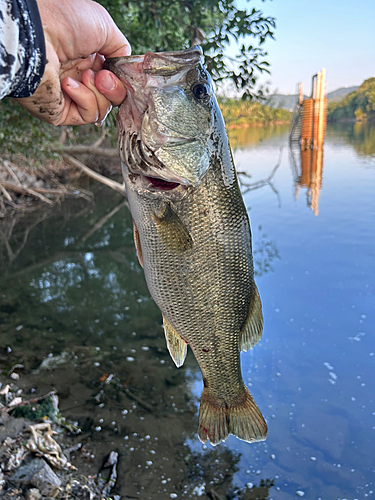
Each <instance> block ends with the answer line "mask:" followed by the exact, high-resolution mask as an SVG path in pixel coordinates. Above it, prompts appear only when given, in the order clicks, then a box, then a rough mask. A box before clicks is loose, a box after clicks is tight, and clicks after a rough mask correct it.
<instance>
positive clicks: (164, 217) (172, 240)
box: [153, 203, 193, 252]
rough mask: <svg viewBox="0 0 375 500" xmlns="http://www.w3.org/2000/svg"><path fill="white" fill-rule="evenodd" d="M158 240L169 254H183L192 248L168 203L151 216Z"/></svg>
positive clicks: (184, 228) (180, 222) (186, 234)
mask: <svg viewBox="0 0 375 500" xmlns="http://www.w3.org/2000/svg"><path fill="white" fill-rule="evenodd" d="M153 219H154V220H155V222H156V228H157V231H158V235H159V238H160V239H161V241H162V242H163V243H164V245H165V246H166V247H167V248H168V250H170V251H171V252H184V251H186V250H188V249H189V248H192V247H193V239H192V237H191V236H190V234H189V231H188V230H187V229H186V227H185V226H184V224H183V222H182V221H181V219H180V218H179V216H178V215H177V214H176V212H175V211H174V210H173V208H172V207H171V205H170V204H169V203H164V204H163V206H162V208H161V210H160V211H159V212H157V213H155V214H154V215H153Z"/></svg>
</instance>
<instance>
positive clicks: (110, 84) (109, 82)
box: [101, 73, 116, 90]
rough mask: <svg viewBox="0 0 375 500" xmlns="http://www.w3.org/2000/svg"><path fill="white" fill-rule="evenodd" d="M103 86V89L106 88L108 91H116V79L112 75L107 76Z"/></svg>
mask: <svg viewBox="0 0 375 500" xmlns="http://www.w3.org/2000/svg"><path fill="white" fill-rule="evenodd" d="M101 86H102V87H103V88H105V89H106V90H114V89H115V87H116V82H115V80H114V77H113V76H112V75H111V73H108V74H107V76H106V77H105V78H104V80H103V81H102V83H101Z"/></svg>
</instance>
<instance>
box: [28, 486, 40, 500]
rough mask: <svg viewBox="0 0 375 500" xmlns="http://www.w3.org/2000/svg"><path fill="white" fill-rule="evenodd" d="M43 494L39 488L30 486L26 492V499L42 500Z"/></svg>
mask: <svg viewBox="0 0 375 500" xmlns="http://www.w3.org/2000/svg"><path fill="white" fill-rule="evenodd" d="M41 498H42V494H41V492H40V491H39V490H38V488H30V489H29V490H28V491H27V493H26V500H41Z"/></svg>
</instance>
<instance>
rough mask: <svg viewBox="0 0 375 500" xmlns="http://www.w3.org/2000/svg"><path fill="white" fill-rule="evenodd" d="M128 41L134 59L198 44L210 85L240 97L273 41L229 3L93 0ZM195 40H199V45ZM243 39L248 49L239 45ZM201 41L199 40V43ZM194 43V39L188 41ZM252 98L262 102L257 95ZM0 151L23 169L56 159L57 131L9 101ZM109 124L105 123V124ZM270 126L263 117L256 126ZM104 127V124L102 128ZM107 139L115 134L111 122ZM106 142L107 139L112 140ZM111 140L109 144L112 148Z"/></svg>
mask: <svg viewBox="0 0 375 500" xmlns="http://www.w3.org/2000/svg"><path fill="white" fill-rule="evenodd" d="M99 2H100V3H101V4H102V5H103V6H104V7H105V8H106V9H107V10H108V11H109V12H110V14H111V15H112V17H113V18H114V20H115V22H116V24H117V25H118V26H119V27H120V29H121V30H122V31H123V32H124V34H125V35H126V36H127V38H128V39H129V41H130V43H131V45H132V50H133V53H134V54H143V53H145V52H147V51H169V50H181V49H184V48H187V47H189V46H190V45H191V44H192V43H193V42H194V43H200V44H201V45H202V48H203V50H204V53H205V60H206V65H207V67H208V69H209V71H210V73H211V75H212V77H213V79H214V80H215V81H216V82H221V81H223V80H228V79H229V80H231V81H232V83H233V85H234V86H235V87H236V88H237V89H238V90H239V91H240V92H241V94H242V96H243V97H244V98H252V97H253V96H254V95H255V91H254V88H255V85H256V81H257V77H258V76H259V73H262V72H263V71H266V72H269V71H268V66H269V64H268V63H267V61H265V60H264V57H265V56H266V53H265V52H264V51H263V50H262V49H261V48H260V46H261V45H262V44H263V43H264V41H265V40H266V39H267V38H268V37H272V38H273V30H274V28H275V19H274V18H272V17H266V16H265V15H264V14H263V13H262V11H260V10H259V9H255V8H252V9H249V10H244V9H238V8H237V7H236V5H235V1H234V0H198V1H193V0H183V1H181V0H153V1H152V2H148V1H125V2H124V1H123V0H99ZM199 37H200V38H201V40H199ZM245 37H250V38H251V39H252V44H250V45H245V44H244V43H243V41H244V38H245ZM203 38H204V39H203ZM194 39H195V40H194ZM231 41H232V42H233V41H234V42H235V43H237V45H238V47H239V48H238V54H237V55H236V56H235V58H234V59H231V60H230V59H229V58H228V57H226V56H224V52H225V50H226V49H227V48H228V47H229V44H230V42H231ZM257 97H262V91H261V90H259V91H258V93H257ZM0 116H1V120H0V146H1V156H2V157H3V158H10V159H13V158H14V156H15V155H17V154H20V153H21V154H22V155H24V159H22V161H26V162H28V163H29V164H33V163H34V164H35V159H37V160H38V162H39V163H40V162H43V161H45V160H46V159H50V158H53V157H56V156H57V155H56V154H51V153H50V151H51V146H52V145H56V140H57V138H58V136H59V130H58V129H56V128H54V127H53V126H51V125H48V124H46V123H44V122H41V121H39V120H37V119H35V118H32V117H31V116H29V115H28V113H27V112H26V111H25V110H24V109H23V108H21V106H19V105H18V104H15V103H14V102H12V101H11V100H9V99H4V100H3V101H2V102H0ZM108 121H110V120H109V118H107V122H108ZM269 121H273V119H272V118H270V119H266V118H264V119H263V120H262V121H261V122H262V123H263V122H269ZM106 126H108V124H106ZM110 128H112V129H113V133H112V136H113V137H114V136H115V135H116V129H115V127H114V125H113V123H112V126H111V127H110ZM73 132H74V134H73V135H74V138H73V140H72V135H71V141H72V142H80V143H82V142H86V143H93V142H94V141H95V140H96V139H97V138H98V134H99V135H100V134H101V132H102V131H101V130H98V129H97V128H96V127H94V126H85V127H74V129H73ZM113 137H112V139H113ZM115 142H116V141H115V139H114V140H113V141H112V143H113V144H114V143H115Z"/></svg>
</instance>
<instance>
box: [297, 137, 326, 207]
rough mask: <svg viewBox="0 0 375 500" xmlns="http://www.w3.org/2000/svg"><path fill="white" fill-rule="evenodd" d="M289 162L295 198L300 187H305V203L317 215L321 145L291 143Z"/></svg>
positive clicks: (321, 160)
mask: <svg viewBox="0 0 375 500" xmlns="http://www.w3.org/2000/svg"><path fill="white" fill-rule="evenodd" d="M290 162H291V167H292V174H293V181H294V188H295V198H296V199H297V198H298V195H299V191H300V188H306V204H307V206H308V207H310V208H311V209H312V210H313V212H314V215H316V216H317V215H318V214H319V195H320V189H321V187H322V183H323V145H322V144H321V145H320V146H319V147H317V148H313V149H311V148H306V149H304V148H300V147H299V145H297V147H295V146H293V145H291V146H290Z"/></svg>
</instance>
